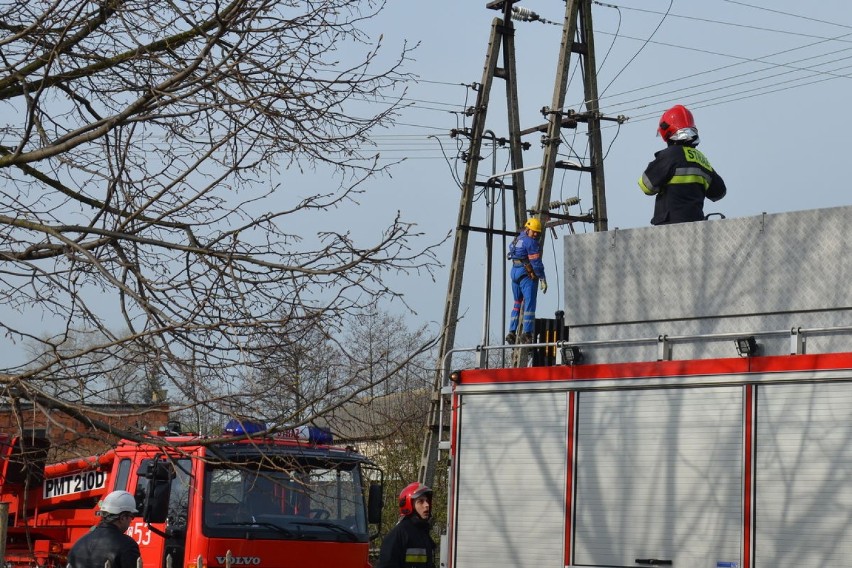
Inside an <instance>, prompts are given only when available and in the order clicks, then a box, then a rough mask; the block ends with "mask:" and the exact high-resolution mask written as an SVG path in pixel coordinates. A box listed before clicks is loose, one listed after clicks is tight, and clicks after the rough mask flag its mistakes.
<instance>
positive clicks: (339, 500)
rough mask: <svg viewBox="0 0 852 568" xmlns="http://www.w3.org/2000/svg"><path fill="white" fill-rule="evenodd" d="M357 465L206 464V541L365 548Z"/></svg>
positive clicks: (362, 510)
mask: <svg viewBox="0 0 852 568" xmlns="http://www.w3.org/2000/svg"><path fill="white" fill-rule="evenodd" d="M364 509H365V505H364V494H363V492H362V489H361V476H360V470H359V468H358V464H357V463H351V462H350V463H336V464H328V463H322V462H316V461H315V462H313V463H306V462H300V463H295V464H294V463H286V462H283V461H282V462H280V463H278V462H275V461H272V460H269V459H264V460H263V461H258V462H251V461H246V462H241V463H229V464H209V465H208V466H207V469H206V472H205V477H204V532H205V534H207V535H208V536H217V537H232V538H236V537H238V535H239V538H243V536H244V535H246V534H251V535H252V536H251V538H276V539H297V540H330V541H339V542H367V541H368V532H367V523H366V514H365V510H364Z"/></svg>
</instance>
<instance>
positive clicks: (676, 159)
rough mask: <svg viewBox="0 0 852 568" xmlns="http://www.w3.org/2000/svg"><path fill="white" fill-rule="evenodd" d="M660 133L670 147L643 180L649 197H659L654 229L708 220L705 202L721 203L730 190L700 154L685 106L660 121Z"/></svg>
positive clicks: (673, 108) (691, 119)
mask: <svg viewBox="0 0 852 568" xmlns="http://www.w3.org/2000/svg"><path fill="white" fill-rule="evenodd" d="M657 132H658V133H659V134H660V136H662V137H663V140H664V141H665V142H666V144H667V145H668V146H667V147H666V148H665V149H664V150H660V151H659V152H657V153H656V154H654V161H652V162H651V163H650V164H648V167H647V169H646V170H645V173H643V174H642V177H641V178H640V179H639V187H640V188H641V189H642V191H643V192H645V194H646V195H656V196H657V200H656V203H655V204H654V217H653V218H652V219H651V224H652V225H666V224H669V223H685V222H689V221H702V220H704V198H705V197H706V198H707V199H709V200H710V201H719V200H720V199H722V198H723V197H725V193H726V192H727V189H726V188H725V182H724V181H722V178H721V176H719V174H718V173H716V170H714V169H713V166H711V165H710V161H709V160H708V159H707V157H706V156H705V155H704V154H702V153H701V152H699V151H698V150H697V149H696V148H695V147H696V146H698V141H699V140H698V128H696V126H695V119H693V117H692V113H691V112H689V109H687V108H686V107H685V106H683V105H675V106H673V107H672V108H670V109H669V110H667V111H666V112H665V113H663V116H662V117H661V118H660V126H659V129H658V130H657Z"/></svg>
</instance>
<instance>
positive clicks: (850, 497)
mask: <svg viewBox="0 0 852 568" xmlns="http://www.w3.org/2000/svg"><path fill="white" fill-rule="evenodd" d="M756 420H757V442H756V474H755V545H754V554H755V557H754V558H755V562H754V565H755V568H770V567H771V568H794V567H795V568H824V567H826V566H850V565H852V560H850V559H852V384H850V383H834V384H797V385H767V386H762V387H759V389H758V396H757V417H756Z"/></svg>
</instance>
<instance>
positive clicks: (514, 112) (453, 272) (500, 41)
mask: <svg viewBox="0 0 852 568" xmlns="http://www.w3.org/2000/svg"><path fill="white" fill-rule="evenodd" d="M518 2H520V0H493V1H490V2H488V3H487V4H486V7H487V8H489V9H492V10H499V11H501V12H502V14H503V16H502V18H495V19H494V20H493V22H492V24H491V36H490V39H489V42H488V51H487V54H486V58H485V68H484V70H483V73H482V82H481V83H480V86H479V92H478V94H477V98H476V106H474V107H473V108H471V109H468V114H469V115H470V116H472V117H473V120H472V125H471V128H470V130H469V131H462V132H461V133H460V134H461V135H464V136H469V138H470V146H469V151H468V153H467V154H466V156H465V160H466V162H467V165H466V169H465V175H464V179H463V182H462V188H461V203H460V206H459V217H458V223H457V224H456V230H455V240H454V245H453V257H452V261H451V263H450V275H449V285H448V289H447V297H446V303H445V305H444V321H443V328H442V335H441V342H440V344H439V351H438V365H437V367H438V372H437V374H436V377H435V383H434V389H433V393H432V399H431V401H430V409H429V416H428V423H427V433H426V438H425V441H424V444H423V455H422V458H421V464H420V470H419V474H418V479H419V480H420V481H421V482H422V483H425V484H427V485H431V484H432V482H433V479H434V475H435V467H436V465H437V456H438V451H439V449H442V448H440V447H439V446H440V445H441V444H440V442H441V439H442V436H443V435H445V434H446V425H447V424H448V420H446V419H445V418H447V416H446V415H447V411H446V409H448V408H449V395H450V393H449V388H446V389H445V387H444V384H445V382H446V379H447V377H446V376H445V374H446V373H447V372H449V370H450V369H447V368H445V367H447V366H450V364H451V362H450V361H448V360H447V359H448V357H449V355H450V353H451V351H452V349H453V347H454V343H455V333H456V322H457V320H458V312H459V301H460V296H461V289H462V281H463V276H464V264H465V258H466V255H467V246H468V237H469V233H470V232H471V231H479V232H483V233H485V234H486V239H487V241H486V244H487V250H488V252H489V254H490V252H491V239H492V238H493V236H494V235H499V234H502V235H507V236H511V237H514V236H515V234H516V231H505V230H498V229H494V228H493V227H490V226H489V227H486V228H481V227H472V226H471V225H470V222H471V209H472V206H473V196H474V193H475V190H476V188H477V187H482V186H485V188H486V191H487V190H488V189H489V188H490V187H489V186H490V185H491V184H493V183H499V184H500V185H501V186H502V187H503V188H505V189H510V190H511V191H510V193H511V194H512V195H513V202H514V213H515V227H516V230H519V229H520V228H521V227H522V226H523V225H524V223H525V221H526V219H527V217H528V210H527V206H526V190H525V188H524V177H523V172H524V171H526V170H531V169H541V181H540V184H539V191H538V196H537V199H536V206H535V209H531V210H529V212H531V213H532V214H534V215H536V216H538V217H539V218H540V219H541V221H542V224H543V225H544V226H554V225H557V224H561V223H564V222H575V221H578V222H586V223H594V226H595V230H596V231H605V230H607V217H606V198H605V193H604V173H603V154H602V150H601V148H602V141H601V131H600V125H601V121H602V120H614V121H618V122H619V123H620V122H623V121H624V120H626V119H625V118H624V117H618V118H608V117H604V116H603V115H602V114H601V112H600V109H599V103H598V89H597V71H596V68H595V57H594V51H595V50H594V40H593V33H592V19H591V0H566V2H565V19H564V23H563V29H562V39H561V44H560V50H559V58H558V63H557V69H556V80H555V84H554V90H553V98H552V102H551V106H550V107H545V109H543V111H542V112H543V114H544V116H545V118H546V120H547V123H546V124H543V125H538V126H534V127H532V128H528V129H525V130H521V128H520V118H519V111H518V95H517V93H518V85H517V77H516V69H515V44H514V33H515V30H514V25H513V24H512V16H513V14H515V15H516V16H518V19H522V20H524V21H532V20H541V18H540V17H539V16H538V15H537V14H534V13H533V12H531V11H530V10H527V9H522V8H514V4H516V3H518ZM541 21H542V22H545V20H541ZM547 23H554V22H547ZM578 35H579V41H575V37H577V36H578ZM501 51H502V56H503V67H498V66H497V62H498V60H499V58H500V54H501ZM572 54H576V55H578V56H579V57H580V60H581V64H582V69H583V87H584V88H583V93H584V98H585V107H586V110H585V111H584V112H575V111H573V110H567V109H565V108H564V105H565V96H566V93H567V90H568V78H569V63H570V60H571V56H572ZM495 78H500V79H504V80H505V81H506V103H507V111H508V122H509V136H508V140H509V145H510V159H511V165H512V168H511V169H510V170H509V171H508V172H505V173H504V174H501V175H500V179H495V178H496V177H497V176H492V178H489V180H488V181H487V182H484V183H483V182H478V181H477V176H478V165H479V160H481V159H482V158H481V156H480V151H481V149H482V140H483V136H484V134H485V119H486V116H487V113H488V104H489V98H490V92H491V87H492V83H493V80H494V79H495ZM580 122H585V123H586V124H587V125H588V135H589V155H590V158H589V162H588V165H582V164H577V163H575V162H572V161H570V160H562V161H560V160H558V150H559V145H560V143H561V140H562V138H561V136H562V134H561V131H562V128H563V126H564V127H569V128H576V127H577V125H578V123H580ZM536 132H544V133H545V134H544V137H543V143H544V157H543V160H542V164H541V165H540V166H532V167H526V168H525V167H524V166H523V159H522V156H521V152H522V150H523V147H524V146H523V144H522V142H521V137H522V136H524V135H527V134H532V133H536ZM556 168H564V169H572V170H577V171H580V172H587V173H590V174H591V180H592V193H593V201H594V204H593V209H592V213H590V214H588V215H583V216H571V215H567V214H559V213H554V212H552V211H551V207H552V204H551V203H550V198H551V188H552V186H553V177H554V171H555V169H556ZM509 175H511V176H512V182H511V185H505V184H504V182H503V181H502V177H503V176H509ZM569 201H570V200H569ZM568 204H569V202H568V201H566V202H562V204H560V206H562V205H564V206H566V208H567V205H568ZM548 222H549V223H548ZM545 234H546V233H545V232H544V231H542V234H541V239H542V240H543V239H544V236H545ZM489 258H490V257H489ZM489 266H490V265H489ZM488 277H490V272H489V274H488ZM489 287H490V282H488V283H487V284H486V289H488V288H489ZM486 294H488V292H487V291H486ZM485 304H486V313H487V312H488V310H489V300H488V299H486V303H485ZM486 327H487V323H486ZM526 351H527V350H526V349H523V348H518V349H517V352H518V353H517V354H518V356H517V357H516V358H515V359H516V360H517V361H518V362H517V363H516V364H518V365H520V364H522V363H521V362H522V361H525V360H526V359H525V356H524V352H526ZM484 360H485V352H484V351H483V352H482V353H481V359H480V365H483V364H484Z"/></svg>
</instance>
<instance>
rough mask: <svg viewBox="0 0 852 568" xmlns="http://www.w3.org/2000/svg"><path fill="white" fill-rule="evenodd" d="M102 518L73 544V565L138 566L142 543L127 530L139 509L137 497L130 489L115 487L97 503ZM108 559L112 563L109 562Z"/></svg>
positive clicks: (79, 567) (70, 562)
mask: <svg viewBox="0 0 852 568" xmlns="http://www.w3.org/2000/svg"><path fill="white" fill-rule="evenodd" d="M98 507H99V510H98V513H97V514H98V516H99V517H101V522H100V524H98V525H97V526H95V527H93V528H92V530H90V531H89V532H88V533H86V534H85V535H83V537H82V538H80V540H78V541H77V542H76V543H74V546H73V547H71V552H69V553H68V565H69V566H70V567H71V568H104V566H105V565H106V566H109V568H136V563H137V561H138V560H139V556H140V555H139V545H138V544H136V541H135V540H133V539H132V538H130V537H129V536H127V535H126V534H125V532H126V531H127V529H128V528H129V527H130V522H131V521H132V520H133V517H135V516H136V513H138V512H139V511H137V510H136V499H134V498H133V495H131V494H130V493H128V492H127V491H113V492H112V493H110V494H109V495H107V496H106V497H104V499H103V501H101V502H100V503H98ZM107 562H109V564H106V563H107Z"/></svg>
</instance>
